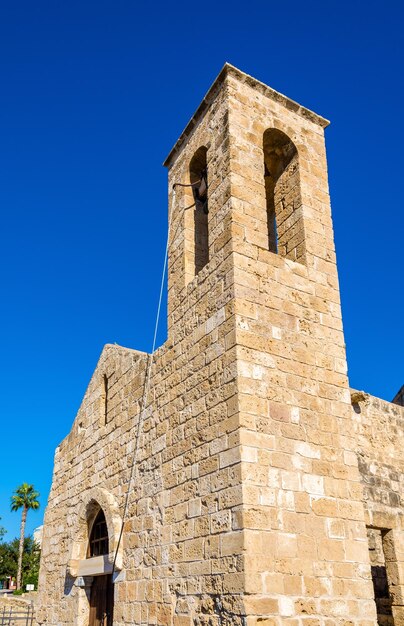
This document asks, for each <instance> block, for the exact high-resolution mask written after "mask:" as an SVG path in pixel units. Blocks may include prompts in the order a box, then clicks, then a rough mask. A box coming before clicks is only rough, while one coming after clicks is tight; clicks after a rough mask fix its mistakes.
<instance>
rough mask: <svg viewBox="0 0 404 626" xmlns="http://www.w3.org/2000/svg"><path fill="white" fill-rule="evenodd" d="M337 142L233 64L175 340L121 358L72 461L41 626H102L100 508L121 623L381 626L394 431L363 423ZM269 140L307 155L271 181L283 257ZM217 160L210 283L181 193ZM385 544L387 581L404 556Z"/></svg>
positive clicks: (176, 194) (183, 259)
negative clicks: (375, 544) (346, 288)
mask: <svg viewBox="0 0 404 626" xmlns="http://www.w3.org/2000/svg"><path fill="white" fill-rule="evenodd" d="M325 125H326V121H325V120H323V119H322V118H320V117H319V116H317V115H315V114H314V113H311V112H309V111H307V110H306V109H303V108H302V107H300V106H299V105H297V104H296V103H294V102H292V101H290V100H288V99H287V98H285V97H284V96H281V94H277V93H276V92H274V91H273V90H271V89H270V88H269V87H267V86H265V85H263V84H262V83H259V82H258V81H255V80H254V79H252V78H251V77H248V76H246V75H245V74H242V73H241V72H239V71H238V70H236V69H235V68H232V67H231V66H226V67H225V68H224V70H223V71H222V73H221V75H220V76H219V77H218V79H217V80H216V81H215V83H214V85H213V86H212V88H211V89H210V91H209V92H208V94H207V96H206V97H205V99H204V101H203V103H202V105H201V107H200V108H199V109H198V111H197V113H196V114H195V116H194V118H193V119H192V120H191V122H190V124H189V125H188V127H187V129H186V131H185V132H184V133H183V135H182V136H181V137H180V139H179V141H178V142H177V144H176V146H175V147H174V149H173V151H172V152H171V154H170V156H169V158H168V160H167V164H168V166H169V207H170V213H169V224H170V241H169V259H168V316H169V318H168V329H169V334H168V340H167V342H166V343H165V344H164V346H162V347H161V348H160V349H159V350H157V352H156V353H155V354H154V355H153V358H152V359H151V357H150V355H146V354H144V353H140V352H136V351H134V350H129V349H125V348H121V347H119V346H106V347H105V349H104V351H103V353H102V355H101V358H100V361H99V363H98V366H97V368H96V371H95V373H94V376H93V378H92V380H91V382H90V385H89V387H88V390H87V393H86V395H85V398H84V400H83V403H82V406H81V408H80V410H79V413H78V415H77V417H76V420H75V422H74V425H73V428H72V431H71V433H70V435H69V436H68V437H67V438H66V439H65V440H64V441H63V442H62V443H61V445H60V446H59V448H58V450H57V452H56V456H55V470H54V477H53V483H52V490H51V494H50V498H49V503H48V508H47V512H46V517H45V529H44V540H43V550H42V562H41V573H40V605H41V608H40V612H39V618H38V623H39V624H47V625H48V626H56V625H58V626H68V625H72V624H77V625H80V626H81V625H82V626H87V624H88V614H89V596H90V589H91V583H92V576H91V573H89V571H90V570H89V567H90V565H91V563H89V559H86V555H87V545H88V528H89V524H90V523H91V520H92V519H93V517H94V514H95V512H96V508H97V506H101V507H102V509H103V511H104V513H105V517H106V521H107V525H108V532H109V540H110V548H109V550H110V554H109V556H108V557H106V558H105V564H104V565H105V568H106V569H105V571H106V572H107V571H110V569H111V563H112V561H113V560H114V555H115V552H117V560H116V566H117V572H116V573H118V574H119V576H118V577H117V578H116V579H115V610H114V625H115V626H123V625H129V624H139V625H142V626H143V625H144V626H146V625H151V624H157V625H159V626H203V625H206V626H207V625H209V626H230V625H236V626H237V625H239V626H280V625H281V624H282V625H283V624H285V625H288V626H303V625H306V626H333V625H334V624H335V625H337V624H338V625H341V626H342V624H344V625H348V624H350V625H357V626H359V625H360V626H371V625H374V624H375V623H376V607H375V603H374V600H373V586H372V578H371V564H370V556H369V550H368V539H367V529H366V524H367V525H368V526H369V525H371V524H374V523H375V522H374V520H375V515H376V513H377V514H379V513H380V511H382V510H383V511H384V513H385V510H384V508H383V507H384V506H385V502H384V500H383V504H381V503H378V504H377V498H376V494H377V493H378V492H377V489H378V488H379V487H380V485H379V487H377V485H376V483H375V494H374V498H373V500H374V503H375V504H374V507H373V508H372V506H373V505H372V506H367V507H366V511H365V507H364V505H363V502H364V493H363V490H364V489H365V492H366V493H367V491H366V490H367V489H368V486H369V485H368V483H366V481H365V480H364V479H363V476H364V473H363V470H362V474H361V473H360V471H359V469H358V455H357V452H358V449H359V450H360V454H359V467H360V468H362V465H363V463H365V464H369V462H370V461H371V458H372V454H373V451H372V447H371V444H369V442H368V439H369V438H370V439H372V437H374V438H375V437H376V435H374V434H372V432H373V431H372V428H373V426H371V424H373V423H376V420H377V417H375V418H374V419H373V417H369V418H368V420H369V421H368V422H366V420H365V419H364V414H363V413H360V414H358V413H357V412H355V411H354V412H353V411H352V408H351V398H350V391H349V387H348V380H347V375H346V359H345V345H344V337H343V331H342V322H341V310H340V303H339V288H338V278H337V271H336V262H335V251H334V243H333V232H332V222H331V214H330V206H329V197H328V186H327V172H326V157H325V147H324V137H323V128H324V126H325ZM268 128H274V129H276V130H277V131H278V132H279V133H282V134H281V135H279V134H278V135H277V137H278V138H279V137H284V136H286V137H287V138H289V139H288V142H286V143H285V142H284V140H283V139H282V140H281V144H277V145H276V146H275V147H274V144H273V143H272V144H271V145H270V150H275V152H276V150H278V151H279V150H280V151H281V152H282V150H284V149H285V150H289V149H290V143H289V142H292V143H293V145H294V147H295V149H296V153H294V156H293V159H292V161H290V162H287V163H286V160H285V164H286V165H285V169H284V172H285V175H281V176H279V178H277V180H276V181H275V182H274V181H273V182H272V183H271V185H272V186H273V183H274V184H275V183H276V185H278V184H279V185H280V186H278V187H276V188H275V190H274V196H273V205H271V210H272V211H275V213H276V216H277V218H279V219H280V220H283V222H282V224H283V230H282V232H283V233H284V234H285V237H286V239H285V238H284V240H282V246H280V249H279V254H275V253H274V252H271V251H270V250H269V246H270V243H269V234H268V202H267V196H266V193H267V192H268V185H267V184H266V181H265V167H264V165H265V166H266V167H267V168H271V167H273V163H274V158H273V156H270V158H268V159H267V160H266V161H265V164H264V146H263V138H264V134H265V132H266V130H267V129H268ZM201 147H203V148H204V154H205V153H206V163H207V169H208V189H209V194H208V198H209V214H208V218H207V221H208V231H209V236H208V244H209V250H208V258H209V260H208V262H207V263H206V264H204V266H203V267H202V265H203V264H202V263H201V262H200V259H199V258H197V259H196V256H198V254H199V252H198V245H197V244H198V241H197V238H196V229H197V228H198V220H197V219H195V213H194V209H193V208H192V207H191V205H190V203H191V204H192V192H191V191H190V188H189V187H179V186H177V187H175V191H174V185H175V184H176V183H181V184H183V185H185V184H189V182H190V162H191V160H192V159H193V157H194V155H195V154H196V153H197V152H198V150H200V149H201ZM205 149H206V150H205ZM275 161H276V159H275ZM296 185H299V190H298V193H297V189H296ZM271 189H272V188H271ZM286 233H289V236H290V241H289V239H288V238H287V236H286ZM205 261H206V259H205V258H204V263H205ZM148 365H151V370H150V393H149V395H148V398H147V403H146V410H145V412H144V413H143V414H142V416H141V411H140V408H141V404H142V397H143V394H144V390H145V387H147V385H145V376H146V371H147V367H148ZM395 409H396V410H397V411H399V410H400V409H398V408H397V407H396V408H395ZM376 413H377V411H376V412H375V415H376ZM372 415H373V414H372ZM391 415H393V414H392V413H391V414H390V413H389V419H390V416H391ZM395 415H396V416H397V415H401V413H400V414H399V413H397V414H395ZM140 416H141V417H140ZM372 420H373V421H372ZM386 420H387V418H386ZM388 427H389V428H392V426H391V424H390V421H389V425H388ZM371 431H372V432H371ZM397 432H398V431H397ZM376 447H377V446H376ZM362 452H363V455H364V456H363V457H362V456H361V454H362ZM135 454H136V459H135V461H136V463H135V473H134V475H133V481H132V482H131V483H130V477H131V472H132V466H133V462H134V455H135ZM378 454H379V451H378ZM393 457H394V455H393V456H392V457H391V458H392V466H391V468H390V469H391V471H393V470H392V468H393V467H394V464H395V463H396V459H395V457H394V458H393ZM389 458H390V457H389ZM385 460H386V459H385ZM376 463H377V464H378V465H377V468H378V469H377V471H379V465H380V468H381V458H380V459H379V456H377V458H376ZM387 465H388V463H387ZM383 467H385V466H383ZM369 471H370V470H369ZM380 471H381V469H380ZM384 471H387V470H385V469H383V472H384ZM368 473H369V472H368ZM376 473H377V472H376ZM383 476H384V474H383ZM391 479H392V474H390V478H389V480H391ZM396 482H397V481H396ZM389 484H390V483H389ZM129 486H130V490H129V492H128V487H129ZM393 491H394V490H393ZM128 493H129V496H128V502H127V504H128V506H127V509H126V508H125V502H126V498H127V494H128ZM372 497H373V496H372ZM385 497H386V496H385V495H380V498H382V499H383V498H385ZM389 498H390V500H389V505H388V506H389V507H390V508H392V507H393V508H394V506H395V505H394V503H395V502H396V501H395V500H394V497H393V495H390V496H389ZM373 500H372V502H373ZM396 505H397V506H396V509H397V507H398V506H399V505H398V503H396ZM389 510H390V509H389ZM365 514H366V517H365ZM370 516H372V517H370ZM123 518H124V530H123V540H122V543H121V544H120V548H119V550H118V544H119V533H120V528H121V523H122V519H123ZM384 523H386V518H384ZM383 528H387V527H385V526H383ZM388 528H390V527H388ZM397 531H398V529H397V528H396V527H395V529H394V532H395V533H396V532H397ZM390 538H391V537H390ZM386 542H387V543H388V538H387V539H386V541H384V544H383V545H384V548H383V549H384V555H385V561H386V569H387V570H388V573H389V571H391V572H393V570H394V567H396V565H394V566H393V562H394V563H395V564H397V554H396V552H395V550H396V549H398V548H397V545H398V544H397V543H394V542H393V543H392V542H391V541H390V548H388V547H386V546H387V543H386ZM400 549H401V548H400ZM394 559H395V560H394ZM388 563H391V566H390V565H388ZM86 567H87V569H85V568H86ZM83 568H84V569H83ZM83 572H86V574H85V575H84V573H83ZM96 573H98V574H99V573H100V572H96ZM395 576H396V579H397V580H398V578H397V577H399V576H401V574H400V572H398V573H397V572H396V574H395ZM397 588H398V587H397ZM397 598H398V596H397ZM398 606H399V599H397V601H395V607H396V608H394V607H393V609H394V611H396V614H398V613H397V611H398V608H397V607H398Z"/></svg>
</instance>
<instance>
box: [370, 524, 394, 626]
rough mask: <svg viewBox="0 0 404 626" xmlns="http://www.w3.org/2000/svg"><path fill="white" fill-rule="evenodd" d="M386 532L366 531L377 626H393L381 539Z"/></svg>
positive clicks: (372, 529)
mask: <svg viewBox="0 0 404 626" xmlns="http://www.w3.org/2000/svg"><path fill="white" fill-rule="evenodd" d="M386 532H387V531H382V530H380V529H377V528H368V529H367V533H368V545H369V556H370V565H371V572H372V582H373V592H374V598H375V603H376V611H377V623H378V624H379V626H394V620H393V613H392V607H391V604H392V603H391V597H390V592H389V581H388V578H387V570H386V560H385V554H384V549H383V537H384V535H385V533H386Z"/></svg>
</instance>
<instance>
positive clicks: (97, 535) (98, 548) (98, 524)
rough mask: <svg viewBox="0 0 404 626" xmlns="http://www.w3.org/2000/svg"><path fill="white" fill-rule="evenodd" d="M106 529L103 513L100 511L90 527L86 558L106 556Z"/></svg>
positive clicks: (107, 550) (107, 549)
mask: <svg viewBox="0 0 404 626" xmlns="http://www.w3.org/2000/svg"><path fill="white" fill-rule="evenodd" d="M108 552H109V542H108V527H107V522H106V520H105V515H104V511H103V510H102V509H100V510H99V511H98V513H97V515H96V517H95V519H94V522H93V524H92V526H91V532H90V539H89V542H88V550H87V558H90V557H93V556H101V555H103V554H108Z"/></svg>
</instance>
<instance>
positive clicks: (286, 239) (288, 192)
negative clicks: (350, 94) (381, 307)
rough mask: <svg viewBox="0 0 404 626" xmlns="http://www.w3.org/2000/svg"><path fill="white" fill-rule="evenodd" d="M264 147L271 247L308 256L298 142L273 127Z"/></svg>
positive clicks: (290, 254)
mask: <svg viewBox="0 0 404 626" xmlns="http://www.w3.org/2000/svg"><path fill="white" fill-rule="evenodd" d="M263 147H264V167H265V174H264V176H265V195H266V208H267V224H268V249H269V250H270V251H271V252H275V253H279V254H281V255H282V256H285V257H287V258H289V259H292V260H295V261H299V260H301V259H302V257H303V256H304V250H303V246H304V234H303V225H302V221H301V211H300V209H301V200H300V180H299V160H298V154H297V150H296V146H295V144H294V143H293V141H291V139H289V137H288V136H287V135H285V133H283V132H282V131H280V130H277V129H275V128H270V129H268V130H266V131H265V133H264V141H263Z"/></svg>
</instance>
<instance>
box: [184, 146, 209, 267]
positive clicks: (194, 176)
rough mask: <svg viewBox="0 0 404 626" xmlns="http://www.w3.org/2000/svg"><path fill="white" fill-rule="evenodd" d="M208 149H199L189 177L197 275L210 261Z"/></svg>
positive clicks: (193, 159) (190, 168)
mask: <svg viewBox="0 0 404 626" xmlns="http://www.w3.org/2000/svg"><path fill="white" fill-rule="evenodd" d="M206 159H207V149H206V148H205V147H201V148H199V149H198V150H197V151H196V152H195V154H194V156H193V157H192V159H191V163H190V165H189V176H190V181H191V184H192V193H193V197H194V202H195V210H194V245H195V275H196V274H198V273H199V272H200V271H201V269H202V268H203V267H205V265H206V264H207V262H208V261H209V230H208V213H209V206H208V167H207V160H206Z"/></svg>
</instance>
